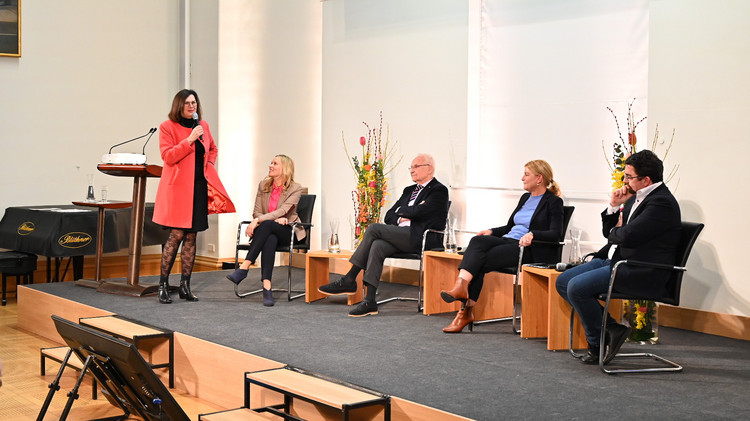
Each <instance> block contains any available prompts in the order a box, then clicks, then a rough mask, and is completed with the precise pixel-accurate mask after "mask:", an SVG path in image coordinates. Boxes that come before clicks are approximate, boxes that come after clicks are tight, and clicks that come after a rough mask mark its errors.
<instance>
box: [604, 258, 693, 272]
mask: <svg viewBox="0 0 750 421" xmlns="http://www.w3.org/2000/svg"><path fill="white" fill-rule="evenodd" d="M621 264H622V265H630V266H641V267H648V268H654V269H664V270H678V271H682V272H684V271H686V270H687V268H686V267H684V266H674V265H667V264H664V263H652V262H644V261H642V260H620V261H619V262H617V263H615V266H614V268H613V272H614V269H616V268H617V267H618V266H620V265H621Z"/></svg>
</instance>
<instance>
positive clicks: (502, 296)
mask: <svg viewBox="0 0 750 421" xmlns="http://www.w3.org/2000/svg"><path fill="white" fill-rule="evenodd" d="M461 259H463V256H462V255H460V254H457V253H446V252H444V251H425V252H424V308H423V310H422V313H423V314H437V313H447V312H452V311H458V310H460V309H461V303H460V302H457V301H454V302H453V303H450V304H448V303H446V302H445V301H443V299H442V298H440V291H441V290H448V289H451V288H453V284H454V283H455V282H456V277H458V265H459V264H461ZM511 315H513V275H507V274H503V273H499V272H490V273H488V274H486V275H485V277H484V287H483V288H482V295H481V297H480V298H479V301H477V304H476V306H474V319H475V320H491V319H499V318H502V317H510V316H511Z"/></svg>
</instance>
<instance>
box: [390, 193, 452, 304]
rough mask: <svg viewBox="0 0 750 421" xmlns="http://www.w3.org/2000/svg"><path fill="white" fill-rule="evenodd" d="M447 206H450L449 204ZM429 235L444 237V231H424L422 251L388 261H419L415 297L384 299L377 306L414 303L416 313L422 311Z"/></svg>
mask: <svg viewBox="0 0 750 421" xmlns="http://www.w3.org/2000/svg"><path fill="white" fill-rule="evenodd" d="M448 206H450V204H449V205H448ZM431 233H433V234H439V235H445V230H442V231H440V230H434V229H428V230H425V232H424V233H423V234H422V249H421V250H420V251H419V252H418V253H396V254H394V255H392V256H389V258H390V259H405V260H419V282H418V293H417V297H391V298H386V299H385V300H380V301H378V305H381V304H385V303H390V302H391V301H416V302H417V312H421V311H422V309H423V304H424V297H422V282H423V280H424V260H423V258H422V256H424V252H425V244H426V243H427V235H428V234H431ZM438 250H440V251H442V250H443V249H442V248H440V249H438Z"/></svg>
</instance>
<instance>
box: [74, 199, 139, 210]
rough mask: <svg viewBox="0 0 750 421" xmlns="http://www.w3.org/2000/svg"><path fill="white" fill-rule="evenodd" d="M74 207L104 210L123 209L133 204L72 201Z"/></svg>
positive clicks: (113, 201) (110, 201) (112, 201)
mask: <svg viewBox="0 0 750 421" xmlns="http://www.w3.org/2000/svg"><path fill="white" fill-rule="evenodd" d="M72 203H73V204H74V205H76V206H88V207H90V208H104V209H123V208H129V207H131V206H133V202H122V201H119V200H108V201H105V202H100V201H96V202H85V201H80V202H78V201H74V202H72Z"/></svg>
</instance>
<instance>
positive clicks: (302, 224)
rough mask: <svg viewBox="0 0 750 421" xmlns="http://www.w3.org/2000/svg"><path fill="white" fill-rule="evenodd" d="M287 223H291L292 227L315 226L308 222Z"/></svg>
mask: <svg viewBox="0 0 750 421" xmlns="http://www.w3.org/2000/svg"><path fill="white" fill-rule="evenodd" d="M289 225H291V227H292V228H294V227H296V226H300V227H305V228H308V227H309V228H312V227H314V226H315V225H313V224H312V223H310V222H290V223H289Z"/></svg>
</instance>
